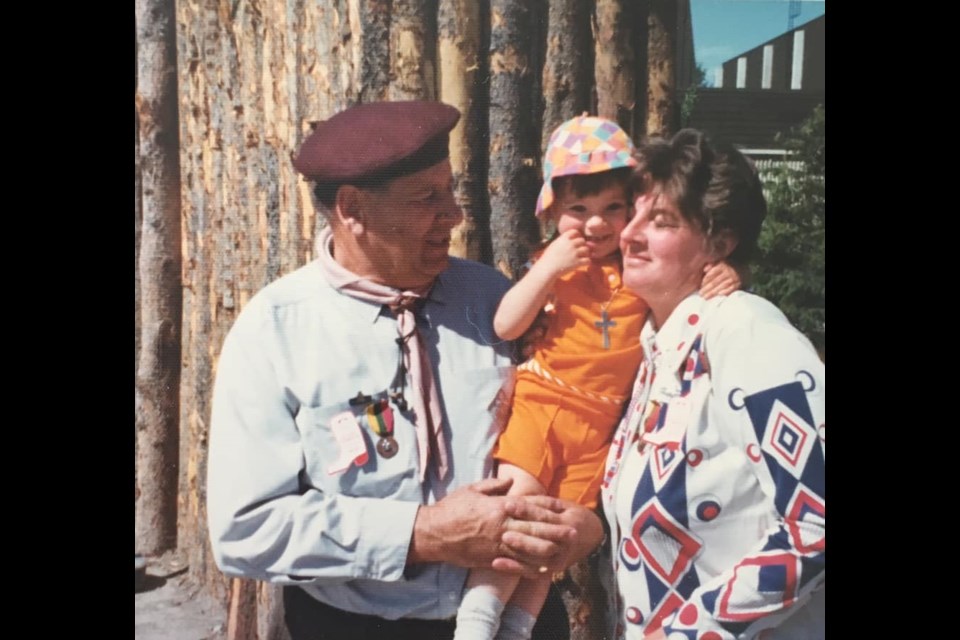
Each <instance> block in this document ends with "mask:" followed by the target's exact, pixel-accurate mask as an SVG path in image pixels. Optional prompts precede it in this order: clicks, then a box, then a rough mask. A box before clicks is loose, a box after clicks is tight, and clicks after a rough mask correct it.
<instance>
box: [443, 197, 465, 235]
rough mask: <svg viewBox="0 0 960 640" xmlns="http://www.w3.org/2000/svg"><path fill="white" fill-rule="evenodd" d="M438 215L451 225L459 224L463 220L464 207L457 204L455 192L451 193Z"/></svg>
mask: <svg viewBox="0 0 960 640" xmlns="http://www.w3.org/2000/svg"><path fill="white" fill-rule="evenodd" d="M437 217H438V218H439V219H440V220H442V221H443V222H445V223H447V224H449V225H450V226H451V227H455V226H457V225H458V224H460V222H461V221H462V220H463V209H461V208H460V205H459V204H457V199H456V198H455V197H454V195H453V192H451V193H450V195H449V197H448V198H447V201H446V202H444V203H443V206H442V207H441V208H440V211H439V213H438V214H437Z"/></svg>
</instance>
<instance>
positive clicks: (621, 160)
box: [536, 114, 637, 217]
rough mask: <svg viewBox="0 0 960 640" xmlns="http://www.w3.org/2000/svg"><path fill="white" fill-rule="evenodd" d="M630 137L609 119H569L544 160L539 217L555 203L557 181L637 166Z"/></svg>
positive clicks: (558, 132)
mask: <svg viewBox="0 0 960 640" xmlns="http://www.w3.org/2000/svg"><path fill="white" fill-rule="evenodd" d="M634 150H635V148H634V146H633V141H632V140H630V136H628V135H627V132H626V131H624V130H623V129H621V128H620V127H619V125H617V123H615V122H612V121H610V120H607V119H606V118H597V117H594V116H588V115H586V114H584V115H582V116H578V117H576V118H573V119H572V120H567V121H566V122H564V123H563V124H561V125H560V126H559V127H557V129H556V131H554V132H553V135H551V136H550V142H549V143H548V144H547V152H546V153H545V154H544V157H543V187H542V188H541V189H540V196H539V197H538V198H537V212H536V213H537V217H540V216H541V215H542V214H543V212H544V211H546V210H547V208H548V207H549V206H550V205H551V204H553V200H554V193H553V179H554V178H557V177H559V176H571V175H577V174H579V175H586V174H588V173H600V172H601V171H609V170H611V169H620V168H622V167H635V166H637V161H636V160H635V159H634V157H633V152H634Z"/></svg>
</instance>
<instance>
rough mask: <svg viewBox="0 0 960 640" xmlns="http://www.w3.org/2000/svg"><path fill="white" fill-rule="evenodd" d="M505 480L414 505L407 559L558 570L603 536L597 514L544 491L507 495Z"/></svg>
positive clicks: (531, 573)
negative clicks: (546, 494) (418, 507)
mask: <svg viewBox="0 0 960 640" xmlns="http://www.w3.org/2000/svg"><path fill="white" fill-rule="evenodd" d="M510 485H511V481H510V480H508V479H497V478H491V479H488V480H482V481H480V482H477V483H474V484H472V485H469V486H467V487H463V488H461V489H458V490H457V491H455V492H453V493H451V494H450V495H448V496H446V497H445V498H444V499H443V500H440V501H439V502H437V503H436V504H432V505H425V506H422V507H420V509H419V511H418V512H417V517H416V520H415V522H414V528H413V537H412V540H411V542H410V551H409V554H408V556H407V564H414V563H418V562H447V563H450V564H454V565H458V566H461V567H467V568H475V567H492V568H494V569H496V570H498V571H504V572H507V573H513V574H520V575H524V576H527V577H536V576H540V575H543V574H544V573H546V572H547V571H550V572H556V571H562V570H564V569H566V568H567V567H569V566H570V565H572V564H574V563H575V562H577V561H578V560H580V559H582V558H584V557H586V556H587V555H588V554H589V553H590V552H591V551H592V550H593V549H594V548H596V546H597V545H598V544H600V541H601V540H602V539H603V527H602V525H601V523H600V518H599V517H597V515H596V514H595V513H594V512H593V511H591V510H589V509H587V508H585V507H581V506H579V505H576V504H574V503H572V502H569V501H565V500H560V499H558V498H551V497H549V496H507V495H506V493H507V490H508V489H509V488H510Z"/></svg>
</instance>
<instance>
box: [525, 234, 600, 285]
mask: <svg viewBox="0 0 960 640" xmlns="http://www.w3.org/2000/svg"><path fill="white" fill-rule="evenodd" d="M536 264H539V265H540V268H541V269H547V270H549V271H550V273H551V274H552V275H553V276H554V277H558V276H561V275H563V274H565V273H566V272H568V271H572V270H574V269H576V268H577V267H580V266H584V265H587V264H590V249H589V248H588V247H587V241H586V240H584V238H583V234H582V233H580V232H579V231H577V230H576V229H567V230H566V231H564V232H563V233H561V234H560V235H559V236H557V237H556V238H554V239H553V241H551V242H550V244H549V245H547V248H546V249H545V250H544V251H543V255H541V256H540V258H539V259H538V260H537V263H536ZM534 266H536V265H534Z"/></svg>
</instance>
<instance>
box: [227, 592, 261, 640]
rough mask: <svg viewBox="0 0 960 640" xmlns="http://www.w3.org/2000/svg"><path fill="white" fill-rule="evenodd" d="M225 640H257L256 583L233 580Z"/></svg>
mask: <svg viewBox="0 0 960 640" xmlns="http://www.w3.org/2000/svg"><path fill="white" fill-rule="evenodd" d="M227 640H258V637H257V583H256V582H254V581H253V580H233V582H232V583H231V585H230V608H229V610H228V612H227Z"/></svg>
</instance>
